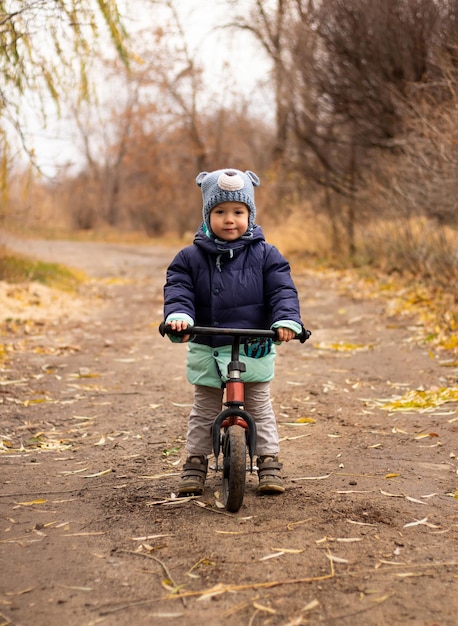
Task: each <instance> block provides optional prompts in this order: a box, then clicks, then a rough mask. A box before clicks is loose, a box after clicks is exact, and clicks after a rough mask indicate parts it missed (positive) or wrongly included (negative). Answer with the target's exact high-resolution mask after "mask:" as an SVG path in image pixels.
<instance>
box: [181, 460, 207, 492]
mask: <svg viewBox="0 0 458 626" xmlns="http://www.w3.org/2000/svg"><path fill="white" fill-rule="evenodd" d="M207 469H208V459H207V457H206V456H188V458H187V459H186V462H185V464H184V465H183V473H182V474H181V480H180V482H179V484H178V495H179V496H200V495H201V494H202V492H203V490H204V485H205V479H206V477H207Z"/></svg>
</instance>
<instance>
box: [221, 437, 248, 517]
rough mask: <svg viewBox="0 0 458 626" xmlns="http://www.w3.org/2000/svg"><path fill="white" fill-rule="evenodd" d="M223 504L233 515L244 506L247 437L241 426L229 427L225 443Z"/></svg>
mask: <svg viewBox="0 0 458 626" xmlns="http://www.w3.org/2000/svg"><path fill="white" fill-rule="evenodd" d="M223 455H224V459H223V489H222V491H223V502H224V506H225V507H226V509H227V510H228V511H230V512H231V513H237V511H238V510H239V509H240V507H241V506H242V502H243V496H244V494H245V479H246V436H245V429H244V428H242V427H241V426H236V425H234V426H229V428H228V429H227V431H226V433H225V434H224V442H223Z"/></svg>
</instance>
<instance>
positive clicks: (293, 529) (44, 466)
mask: <svg viewBox="0 0 458 626" xmlns="http://www.w3.org/2000/svg"><path fill="white" fill-rule="evenodd" d="M15 245H16V247H17V248H19V247H20V245H21V244H20V242H17V241H16V244H15ZM26 249H27V251H29V252H32V253H34V254H36V255H38V256H40V257H41V258H42V259H49V260H54V261H55V260H58V261H61V262H64V263H67V264H69V265H72V266H75V267H79V268H81V269H84V270H85V271H86V272H87V273H88V274H90V275H91V276H93V277H94V280H93V282H92V283H91V284H90V285H89V286H88V287H87V288H86V290H85V293H82V294H81V298H79V299H75V300H74V301H71V302H70V303H67V306H68V308H67V309H66V310H65V314H62V313H61V315H60V319H59V320H54V319H52V317H51V316H50V315H49V314H48V312H47V310H46V309H44V310H43V316H42V320H39V317H40V316H39V315H35V316H29V317H30V318H32V317H33V319H35V321H29V322H28V323H24V322H23V321H22V322H15V321H10V322H9V323H8V324H7V329H8V330H5V332H4V334H3V336H2V337H1V338H0V344H6V345H7V350H8V357H9V358H8V361H7V362H6V364H4V365H3V368H2V369H1V371H0V414H1V430H0V435H1V437H0V442H2V443H1V446H0V465H1V476H2V488H1V493H0V511H1V517H0V559H1V560H0V623H2V624H15V625H17V626H29V625H30V624H33V625H34V626H62V625H63V624H65V626H89V625H92V624H99V623H103V624H107V625H109V626H117V625H122V626H124V625H127V624H129V625H135V626H144V625H147V624H148V625H150V624H185V625H186V626H194V625H196V626H197V625H199V626H200V625H201V624H203V623H208V624H211V625H214V624H222V625H228V626H232V625H234V626H235V625H237V626H239V625H240V624H246V625H247V626H248V625H250V626H258V625H261V624H263V625H271V626H277V625H278V626H287V625H289V626H293V625H300V624H327V625H330V624H335V625H339V626H347V625H348V626H350V625H351V626H354V625H355V624H358V625H359V624H362V625H368V626H372V625H374V626H375V625H377V626H380V625H387V626H388V625H389V626H393V625H397V624H415V625H417V624H418V625H420V624H421V625H424V626H433V625H434V626H454V625H455V624H456V623H457V614H458V589H457V586H458V554H457V548H456V545H457V530H458V502H457V500H456V499H455V498H453V495H452V494H453V493H455V492H456V490H457V488H458V476H457V460H456V456H455V455H456V454H458V437H457V430H458V418H457V416H458V408H457V404H456V403H447V404H444V405H442V406H438V407H437V408H435V409H431V408H430V409H428V410H425V411H423V412H419V411H407V410H406V411H404V412H401V411H392V412H390V411H387V410H385V409H381V408H379V407H378V406H377V401H380V400H381V399H392V398H394V397H395V396H402V395H403V394H405V393H406V392H407V391H409V390H415V389H418V388H419V387H423V388H424V389H427V390H434V389H436V388H437V389H438V388H450V387H456V385H457V378H456V373H457V372H456V370H452V369H450V368H445V367H442V366H441V362H440V359H437V358H431V355H430V354H429V353H428V351H427V350H426V349H425V348H424V347H422V346H419V345H417V344H416V343H415V342H412V341H411V336H412V334H413V330H412V328H411V327H410V326H409V324H412V321H411V320H410V321H400V320H396V319H388V318H387V317H386V316H385V314H384V305H383V301H379V300H377V299H371V300H360V299H357V298H355V297H351V295H350V294H348V293H347V294H341V293H340V292H339V289H338V281H337V278H336V280H333V278H332V276H329V275H328V276H327V277H324V276H320V275H316V274H313V273H305V274H300V275H299V274H295V278H296V283H297V286H298V289H299V291H300V294H301V299H302V308H303V318H304V321H305V322H306V324H307V325H308V326H309V327H310V328H311V329H312V330H313V337H312V340H311V341H310V343H308V344H306V345H305V346H301V345H299V344H297V343H293V344H288V345H284V346H282V347H281V349H280V351H279V352H280V354H279V358H278V365H277V376H276V379H275V381H274V383H273V385H272V393H273V402H274V406H275V409H276V412H277V417H278V421H279V430H280V436H281V439H282V444H281V445H282V458H283V461H284V476H285V479H286V485H287V491H286V493H285V494H284V495H282V496H279V497H273V498H272V497H265V496H264V497H259V496H257V495H256V494H255V484H256V482H255V479H254V477H251V476H249V478H248V481H247V483H248V484H247V493H246V496H245V500H244V504H243V507H242V509H241V510H240V511H239V513H237V514H235V515H231V514H228V513H227V512H226V511H225V510H222V509H221V508H220V507H219V506H218V504H217V499H218V498H217V495H218V490H219V485H220V476H219V475H217V474H214V473H210V475H209V478H208V483H207V488H206V490H205V493H204V495H203V497H201V498H198V499H195V500H190V501H187V500H178V501H173V500H172V499H171V494H172V493H173V491H174V486H175V484H176V481H177V478H178V474H179V470H180V466H181V464H182V462H183V459H184V456H185V452H184V435H185V428H186V417H187V413H188V410H189V404H190V402H191V399H192V389H191V388H190V386H189V385H188V384H187V383H186V380H185V371H184V357H185V346H180V345H175V344H171V343H170V342H169V341H168V340H167V339H163V338H162V337H160V335H159V334H158V332H157V325H158V323H159V321H160V320H161V309H162V284H163V280H164V270H165V267H166V265H167V263H168V261H169V260H170V259H171V257H172V255H173V252H174V251H173V250H170V249H166V248H157V247H147V246H145V247H138V246H135V247H134V246H125V245H122V246H121V245H113V244H81V243H70V242H27V245H26ZM28 306H29V308H30V311H31V312H32V309H34V307H35V309H34V310H35V312H36V308H37V307H38V308H39V307H40V304H39V303H35V305H34V304H30V303H29V305H28ZM37 319H38V321H36V320H37ZM333 344H334V345H333ZM215 493H216V496H215ZM2 618H3V621H2Z"/></svg>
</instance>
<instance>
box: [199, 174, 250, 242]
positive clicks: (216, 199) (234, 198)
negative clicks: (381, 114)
mask: <svg viewBox="0 0 458 626" xmlns="http://www.w3.org/2000/svg"><path fill="white" fill-rule="evenodd" d="M196 183H197V185H198V186H199V187H200V188H201V189H202V197H203V207H202V214H203V218H204V222H205V225H206V227H207V229H208V230H209V231H210V232H211V228H210V212H211V210H212V209H213V207H215V206H216V205H217V204H221V202H243V203H244V204H246V205H247V207H248V209H249V211H250V215H249V218H248V230H249V231H251V230H252V229H253V226H254V222H255V219H256V205H255V203H254V188H255V187H258V186H259V184H260V181H259V178H258V176H257V175H256V174H255V173H254V172H251V171H250V170H247V171H246V172H241V171H240V170H234V169H224V170H216V171H215V172H201V173H200V174H199V175H198V176H197V177H196Z"/></svg>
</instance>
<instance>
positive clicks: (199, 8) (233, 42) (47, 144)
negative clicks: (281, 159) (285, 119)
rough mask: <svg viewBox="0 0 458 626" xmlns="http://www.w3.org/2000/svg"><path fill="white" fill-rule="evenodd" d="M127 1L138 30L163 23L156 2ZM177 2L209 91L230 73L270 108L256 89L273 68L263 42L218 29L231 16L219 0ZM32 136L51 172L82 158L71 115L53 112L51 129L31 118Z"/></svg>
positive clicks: (236, 86) (242, 7)
mask: <svg viewBox="0 0 458 626" xmlns="http://www.w3.org/2000/svg"><path fill="white" fill-rule="evenodd" d="M249 4H250V2H249V0H240V1H239V2H238V3H237V11H238V12H242V13H243V12H244V11H247V10H248V5H249ZM127 6H128V12H127V14H126V16H127V17H126V23H127V28H128V29H129V30H132V29H135V27H136V25H138V27H139V28H143V29H145V28H146V29H147V28H148V27H149V25H150V26H151V29H154V28H157V26H158V25H159V21H158V20H160V15H158V10H157V5H156V6H154V4H152V3H150V2H148V0H130V1H129V2H127ZM175 6H176V8H177V9H179V10H180V14H181V16H182V20H183V26H184V29H185V33H186V38H187V41H188V43H189V46H190V49H191V51H192V52H193V53H194V54H195V57H196V59H198V60H200V61H201V63H202V64H203V66H204V68H205V74H204V79H205V82H206V84H207V85H208V86H209V92H213V91H214V90H215V86H216V85H218V83H220V84H221V83H222V73H223V72H225V73H226V74H227V72H230V74H231V81H232V82H231V85H232V87H233V90H234V91H235V90H240V92H241V93H243V95H244V96H249V97H250V98H253V99H254V100H257V102H256V103H254V106H255V107H259V108H262V107H263V106H264V107H267V105H266V103H265V94H262V93H260V92H257V91H256V90H254V86H255V84H256V82H257V81H258V80H262V78H263V77H265V75H266V73H267V72H268V62H267V59H266V58H265V56H264V54H263V52H262V50H261V49H260V47H259V46H256V45H255V43H254V42H253V41H252V40H251V38H250V36H249V35H248V34H245V33H240V34H237V35H234V34H233V33H232V34H230V33H229V32H228V31H224V30H219V31H214V28H215V26H218V25H219V24H222V23H223V22H224V21H227V20H228V18H229V17H230V15H228V10H227V5H226V6H225V5H224V3H223V2H221V1H218V0H175ZM220 97H221V99H222V100H223V97H224V93H221V92H220ZM31 118H33V115H32V116H31ZM30 135H31V138H32V142H33V145H34V148H35V150H36V154H37V157H38V162H39V164H40V166H41V167H42V169H43V171H44V173H45V174H47V175H48V176H54V175H55V174H56V172H57V171H58V169H59V165H63V164H65V163H69V162H78V149H77V147H76V145H75V141H76V136H75V130H74V128H73V127H72V126H71V125H69V122H68V121H67V120H65V119H63V120H58V119H57V117H56V116H54V115H52V116H51V118H50V119H49V121H48V124H47V127H46V128H43V126H42V124H41V123H38V122H36V121H31V122H30Z"/></svg>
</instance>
